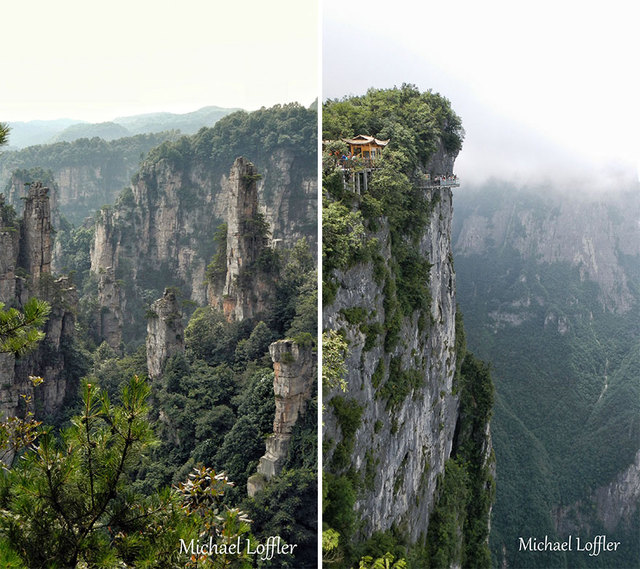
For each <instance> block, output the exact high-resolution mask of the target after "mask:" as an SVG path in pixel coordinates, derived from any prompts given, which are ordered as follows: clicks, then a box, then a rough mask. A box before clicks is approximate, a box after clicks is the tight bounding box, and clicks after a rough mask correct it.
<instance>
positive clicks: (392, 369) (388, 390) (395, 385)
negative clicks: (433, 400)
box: [378, 357, 425, 410]
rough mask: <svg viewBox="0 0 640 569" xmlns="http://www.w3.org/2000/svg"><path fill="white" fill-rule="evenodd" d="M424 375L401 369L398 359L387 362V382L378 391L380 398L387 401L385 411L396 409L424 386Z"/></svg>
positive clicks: (418, 371)
mask: <svg viewBox="0 0 640 569" xmlns="http://www.w3.org/2000/svg"><path fill="white" fill-rule="evenodd" d="M424 378H425V373H424V371H422V370H419V369H414V368H411V369H403V368H402V360H401V358H400V357H392V358H391V360H390V361H389V374H388V377H387V381H386V382H385V383H384V384H383V385H382V387H381V388H380V389H379V391H378V394H379V396H380V397H382V398H383V399H385V400H386V401H387V409H389V410H394V409H397V408H398V407H399V406H400V405H401V404H402V402H403V401H404V400H405V398H406V397H407V396H408V395H409V394H410V393H413V392H415V391H416V390H417V389H419V388H420V387H422V386H423V385H424Z"/></svg>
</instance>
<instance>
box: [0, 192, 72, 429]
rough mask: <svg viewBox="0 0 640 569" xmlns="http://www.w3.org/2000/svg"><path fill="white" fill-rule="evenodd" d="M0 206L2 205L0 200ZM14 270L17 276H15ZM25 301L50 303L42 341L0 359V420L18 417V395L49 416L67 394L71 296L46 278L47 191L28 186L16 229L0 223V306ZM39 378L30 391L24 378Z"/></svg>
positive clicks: (66, 287) (68, 287) (62, 281)
mask: <svg viewBox="0 0 640 569" xmlns="http://www.w3.org/2000/svg"><path fill="white" fill-rule="evenodd" d="M0 202H1V203H0V206H1V205H3V204H4V201H3V199H0ZM19 270H21V271H22V273H23V274H18V273H19ZM31 296H37V297H38V298H40V299H42V300H46V301H48V302H49V303H50V304H51V313H50V315H49V318H48V320H47V323H46V324H45V326H44V329H43V332H44V334H45V338H44V340H42V341H41V342H40V344H39V345H38V347H37V348H36V349H35V350H34V351H33V352H31V353H29V354H28V355H26V356H25V357H22V358H20V359H18V360H16V359H15V358H14V356H13V355H11V354H0V417H10V416H16V415H19V414H20V413H21V395H30V396H32V397H33V400H34V402H35V405H36V410H37V412H38V414H40V413H44V414H50V413H55V412H57V411H59V410H60V408H61V407H62V404H63V401H64V399H65V397H66V395H67V392H68V391H69V389H70V386H69V385H68V377H67V375H66V374H65V372H64V370H65V367H66V364H67V358H68V357H70V352H69V351H68V349H67V348H68V347H69V345H70V344H71V341H72V338H73V335H74V329H75V312H76V309H77V303H78V297H77V292H76V289H75V287H74V286H73V284H72V283H71V281H70V280H69V279H68V278H66V277H60V278H58V279H54V278H53V276H52V275H51V223H50V206H49V193H48V188H46V187H43V186H42V184H39V183H37V184H32V186H31V187H30V188H29V192H28V196H27V198H26V200H25V204H24V212H23V220H22V224H20V225H19V224H18V223H17V222H16V220H15V219H9V216H6V215H4V213H3V218H2V219H1V220H0V302H2V303H5V304H14V305H17V306H18V307H19V306H21V305H22V304H23V303H24V302H25V301H26V300H27V299H28V298H30V297H31ZM30 375H35V376H42V377H44V379H45V381H44V383H43V384H42V385H41V386H40V387H38V389H36V390H34V387H33V384H32V383H31V382H30V381H29V376H30Z"/></svg>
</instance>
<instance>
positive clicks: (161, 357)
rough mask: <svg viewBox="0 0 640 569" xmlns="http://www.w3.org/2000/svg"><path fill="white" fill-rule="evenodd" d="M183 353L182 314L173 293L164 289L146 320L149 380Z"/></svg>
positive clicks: (159, 374)
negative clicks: (171, 359)
mask: <svg viewBox="0 0 640 569" xmlns="http://www.w3.org/2000/svg"><path fill="white" fill-rule="evenodd" d="M182 352H184V328H183V325H182V312H181V311H180V306H179V305H178V301H177V300H176V295H175V293H174V292H173V291H171V290H169V289H165V291H164V295H163V296H162V298H159V299H158V300H156V301H155V302H154V303H153V304H152V305H151V310H150V311H149V314H148V319H147V369H148V371H149V377H150V378H151V379H158V378H159V377H160V376H161V375H162V370H163V368H164V364H165V363H166V362H167V360H168V359H169V358H170V357H171V356H173V355H175V354H179V353H182Z"/></svg>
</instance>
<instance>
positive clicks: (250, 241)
mask: <svg viewBox="0 0 640 569" xmlns="http://www.w3.org/2000/svg"><path fill="white" fill-rule="evenodd" d="M259 178H260V175H259V174H258V172H257V170H256V168H255V166H254V165H253V164H251V162H249V161H248V160H246V159H245V158H238V159H236V161H235V162H234V164H233V167H232V168H231V172H230V175H229V180H228V182H227V183H226V184H225V193H226V194H227V196H228V197H227V204H228V210H227V212H226V215H225V219H226V220H227V237H226V275H225V277H224V282H222V279H214V281H213V282H212V283H211V286H210V287H209V304H210V305H211V306H213V307H214V308H218V309H220V310H222V311H223V312H224V315H225V317H226V318H227V320H229V321H231V320H244V319H245V318H252V317H253V316H255V315H256V314H259V313H261V312H264V311H265V309H266V308H267V306H268V304H269V302H270V299H271V298H272V296H273V286H271V285H272V283H271V282H269V281H268V280H267V279H265V278H264V275H263V274H262V271H261V270H260V268H259V266H258V263H259V259H260V256H261V255H262V253H263V252H264V251H265V250H266V248H267V241H268V240H267V235H266V233H265V231H264V229H266V228H265V227H263V226H264V221H263V219H262V216H261V215H260V213H259V211H258V189H257V183H256V182H257V180H258V179H259Z"/></svg>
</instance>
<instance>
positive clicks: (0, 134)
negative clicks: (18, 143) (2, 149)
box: [0, 122, 11, 146]
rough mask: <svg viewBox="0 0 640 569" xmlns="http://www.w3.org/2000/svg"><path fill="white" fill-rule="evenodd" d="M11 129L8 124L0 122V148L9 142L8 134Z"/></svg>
mask: <svg viewBox="0 0 640 569" xmlns="http://www.w3.org/2000/svg"><path fill="white" fill-rule="evenodd" d="M10 132H11V127H9V125H8V124H6V123H3V122H0V146H4V145H5V144H7V143H8V142H9V133H10Z"/></svg>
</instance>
